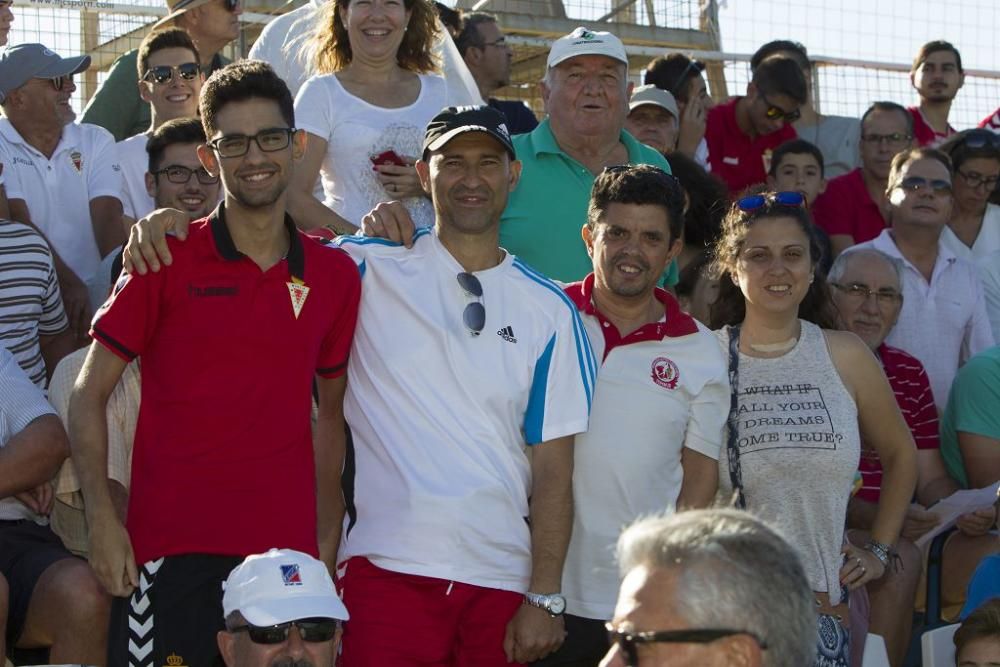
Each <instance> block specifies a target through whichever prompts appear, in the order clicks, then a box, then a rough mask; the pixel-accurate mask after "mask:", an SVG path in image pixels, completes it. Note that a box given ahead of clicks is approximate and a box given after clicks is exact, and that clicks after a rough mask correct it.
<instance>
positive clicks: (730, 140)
mask: <svg viewBox="0 0 1000 667" xmlns="http://www.w3.org/2000/svg"><path fill="white" fill-rule="evenodd" d="M741 99H743V98H741V97H735V98H733V99H732V100H730V101H728V102H724V103H722V104H717V105H715V106H714V107H712V108H711V109H710V110H709V112H708V118H707V119H706V121H705V140H706V141H707V142H708V161H709V164H710V165H711V166H712V173H713V174H715V175H716V176H718V177H719V178H721V179H722V180H723V181H725V183H726V185H727V186H728V187H729V192H730V194H736V193H739V192H741V191H742V190H744V189H745V188H747V187H749V186H751V185H756V184H758V183H763V182H765V181H766V180H767V170H768V167H770V166H771V153H772V152H773V150H774V149H775V148H777V147H778V146H780V145H781V144H783V143H785V142H786V141H788V140H789V139H794V138H795V137H797V136H798V135H797V134H796V133H795V128H794V127H792V126H791V125H790V124H788V123H785V125H784V127H782V128H781V129H780V130H778V131H777V132H772V133H771V134H762V135H759V136H758V137H757V138H755V139H751V138H750V137H748V136H747V135H746V134H744V133H743V130H741V129H740V126H739V125H737V124H736V103H737V102H738V101H740V100H741Z"/></svg>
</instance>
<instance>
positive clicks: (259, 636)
mask: <svg viewBox="0 0 1000 667" xmlns="http://www.w3.org/2000/svg"><path fill="white" fill-rule="evenodd" d="M339 624H340V622H339V621H336V620H334V619H332V618H302V619H299V620H296V621H289V622H287V623H279V624H278V625H265V626H260V625H250V624H249V623H248V624H247V625H238V626H236V627H233V628H229V632H246V633H247V635H249V637H250V641H252V642H253V643H254V644H281V643H283V642H284V641H286V640H287V639H288V633H289V632H290V631H291V629H292V627H293V626H294V627H295V628H296V629H297V630H298V632H299V637H301V639H302V641H304V642H311V643H318V642H328V641H330V640H331V639H333V637H334V635H335V634H336V633H337V628H338V627H339Z"/></svg>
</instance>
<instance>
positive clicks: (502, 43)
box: [480, 37, 507, 49]
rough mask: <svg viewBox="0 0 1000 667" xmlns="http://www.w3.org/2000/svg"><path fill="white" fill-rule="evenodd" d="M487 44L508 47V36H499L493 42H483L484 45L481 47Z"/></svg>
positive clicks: (499, 47)
mask: <svg viewBox="0 0 1000 667" xmlns="http://www.w3.org/2000/svg"><path fill="white" fill-rule="evenodd" d="M487 46H495V47H496V48H498V49H506V48H507V38H506V37H499V38H497V39H494V40H493V41H492V42H483V45H482V47H480V48H483V49H485V48H486V47H487Z"/></svg>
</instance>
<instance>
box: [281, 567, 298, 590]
mask: <svg viewBox="0 0 1000 667" xmlns="http://www.w3.org/2000/svg"><path fill="white" fill-rule="evenodd" d="M279 567H280V568H281V581H282V582H283V583H284V584H285V585H286V586H301V585H302V575H301V574H299V566H298V565H297V564H292V565H280V566H279Z"/></svg>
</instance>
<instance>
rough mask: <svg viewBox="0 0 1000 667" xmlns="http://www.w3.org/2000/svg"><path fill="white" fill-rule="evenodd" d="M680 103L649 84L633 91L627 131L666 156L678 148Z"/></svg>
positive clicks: (626, 124) (629, 103)
mask: <svg viewBox="0 0 1000 667" xmlns="http://www.w3.org/2000/svg"><path fill="white" fill-rule="evenodd" d="M678 118H680V113H679V112H678V110H677V100H675V99H674V96H673V95H671V94H670V92H668V91H666V90H662V89H660V88H657V87H656V86H654V85H651V84H647V85H645V86H639V87H638V88H636V89H635V90H633V91H632V98H631V99H630V100H629V101H628V117H627V118H626V119H625V129H626V130H628V131H629V133H631V134H632V136H633V137H635V138H636V139H638V140H639V141H641V142H642V143H644V144H646V145H647V146H652V147H653V148H655V149H656V150H658V151H660V152H661V153H663V154H664V155H667V154H669V153H673V152H674V150H675V149H676V148H677V128H678V124H677V119H678Z"/></svg>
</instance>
